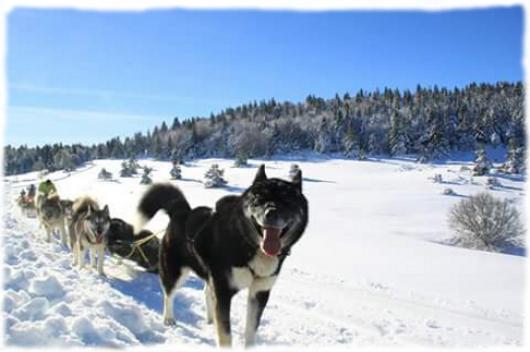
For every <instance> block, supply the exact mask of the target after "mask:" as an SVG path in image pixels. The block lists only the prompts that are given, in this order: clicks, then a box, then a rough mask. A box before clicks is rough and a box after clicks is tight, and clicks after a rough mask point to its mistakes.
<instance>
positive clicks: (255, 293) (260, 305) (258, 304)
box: [245, 276, 276, 347]
mask: <svg viewBox="0 0 530 352" xmlns="http://www.w3.org/2000/svg"><path fill="white" fill-rule="evenodd" d="M275 281H276V277H275V276H273V277H270V278H262V279H255V280H254V282H253V283H252V285H251V286H250V288H249V290H248V302H247V321H246V326H245V347H250V346H252V345H254V341H255V339H256V331H257V330H258V326H259V323H260V320H261V316H262V314H263V310H264V309H265V306H266V305H267V302H268V300H269V295H270V289H271V288H272V286H273V285H274V282H275Z"/></svg>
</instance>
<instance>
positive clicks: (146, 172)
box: [140, 166, 153, 185]
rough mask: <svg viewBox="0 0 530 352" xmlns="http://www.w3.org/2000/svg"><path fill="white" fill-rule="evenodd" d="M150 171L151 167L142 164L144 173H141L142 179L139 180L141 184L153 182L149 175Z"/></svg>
mask: <svg viewBox="0 0 530 352" xmlns="http://www.w3.org/2000/svg"><path fill="white" fill-rule="evenodd" d="M151 171H153V169H151V168H149V167H147V166H144V174H143V175H142V179H141V181H140V184H142V185H150V184H151V183H153V180H152V179H151V177H150V176H149V174H150V173H151Z"/></svg>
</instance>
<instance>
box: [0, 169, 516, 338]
mask: <svg viewBox="0 0 530 352" xmlns="http://www.w3.org/2000/svg"><path fill="white" fill-rule="evenodd" d="M93 167H94V165H92V166H90V167H88V168H86V169H84V170H81V171H77V172H76V173H79V172H84V171H87V170H90V169H92V168H93ZM72 175H74V173H72ZM66 177H68V176H66ZM35 181H36V180H35V179H22V180H20V181H18V180H17V181H14V182H12V183H11V182H7V183H6V182H5V183H4V197H5V198H4V213H3V222H4V249H5V257H4V261H5V266H4V278H5V279H4V311H3V315H4V321H5V329H6V334H5V336H4V338H5V342H6V343H7V344H8V345H17V346H26V345H36V344H38V345H52V346H107V347H124V346H129V345H138V344H157V343H183V344H186V345H194V346H196V345H201V346H204V345H206V346H215V339H214V328H213V325H207V324H206V323H205V320H204V315H205V314H204V309H205V308H204V304H203V294H202V288H203V283H202V282H201V281H200V280H199V279H198V278H196V277H194V276H192V277H190V278H189V279H188V280H187V282H186V283H185V285H184V287H182V288H181V289H180V290H179V291H178V293H177V295H176V298H175V316H176V318H177V326H176V327H166V326H164V325H163V324H162V317H161V311H162V294H161V289H160V285H159V281H158V276H156V275H153V274H149V273H145V272H143V271H141V270H140V269H138V268H136V267H134V266H133V265H132V264H131V263H130V262H127V261H125V263H123V264H120V263H118V260H116V259H114V258H110V257H108V256H107V259H106V262H105V265H106V274H107V275H108V276H107V277H99V276H98V275H97V274H96V273H95V271H94V270H93V269H91V268H90V266H89V265H87V267H86V268H85V269H83V270H79V269H78V268H73V267H72V264H71V263H72V257H71V254H70V252H69V250H68V249H67V248H64V247H62V246H61V245H60V244H59V242H58V239H57V238H55V239H54V240H52V242H51V243H46V242H45V241H44V231H43V230H42V229H40V228H39V226H38V224H37V220H36V219H29V218H25V217H23V216H22V215H21V213H20V210H19V209H18V207H17V206H16V204H15V202H14V201H13V200H14V199H15V198H16V195H17V191H18V189H19V187H22V186H23V185H25V184H26V183H27V182H35ZM245 306H246V291H243V292H240V293H239V294H237V295H236V297H235V300H234V302H233V305H232V307H233V308H232V324H233V325H232V331H233V335H234V344H235V345H236V346H241V345H242V343H243V331H244V317H245ZM257 343H258V345H267V346H286V345H307V346H309V345H310V346H330V345H343V346H348V345H354V346H371V345H380V346H390V345H422V346H451V347H456V346H458V347H466V346H491V345H520V344H521V343H522V317H521V316H517V315H514V314H512V313H507V312H504V311H501V312H494V311H491V310H487V309H483V308H481V307H478V306H476V305H474V304H473V303H472V302H450V301H448V300H446V299H443V298H437V297H431V296H424V295H421V294H418V293H415V292H401V291H399V290H398V289H396V288H391V287H387V286H385V285H383V284H380V283H373V282H368V281H362V280H359V281H348V282H346V283H345V282H344V280H341V279H338V278H336V277H333V276H331V275H327V276H322V275H318V274H313V273H308V272H304V271H301V270H299V269H297V268H291V267H289V264H288V261H287V264H286V267H285V269H284V270H283V272H282V275H281V276H280V278H279V280H278V283H277V285H276V286H275V288H274V289H273V291H272V295H271V298H270V300H269V304H268V306H267V308H266V310H265V313H264V316H263V319H262V324H261V326H260V329H259V331H258V336H257Z"/></svg>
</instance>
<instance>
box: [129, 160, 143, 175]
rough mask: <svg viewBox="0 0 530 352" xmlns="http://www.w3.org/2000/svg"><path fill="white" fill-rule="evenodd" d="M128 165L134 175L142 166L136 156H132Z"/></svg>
mask: <svg viewBox="0 0 530 352" xmlns="http://www.w3.org/2000/svg"><path fill="white" fill-rule="evenodd" d="M128 167H129V170H130V172H131V174H132V175H136V174H138V171H137V170H138V168H140V165H139V164H138V162H137V161H136V159H135V158H133V157H131V158H130V159H129V163H128Z"/></svg>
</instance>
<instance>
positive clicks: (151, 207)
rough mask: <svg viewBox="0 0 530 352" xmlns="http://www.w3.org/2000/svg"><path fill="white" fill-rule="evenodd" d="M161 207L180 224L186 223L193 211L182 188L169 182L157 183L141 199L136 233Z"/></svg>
mask: <svg viewBox="0 0 530 352" xmlns="http://www.w3.org/2000/svg"><path fill="white" fill-rule="evenodd" d="M160 209H163V210H164V211H165V212H166V213H167V214H168V215H169V217H170V218H171V219H172V220H174V221H176V222H177V224H179V225H184V222H185V221H186V218H187V217H188V214H189V213H190V211H191V207H190V204H189V203H188V201H187V200H186V197H184V194H183V193H182V191H181V190H180V189H178V188H177V187H176V186H173V185H171V184H168V183H165V184H164V183H158V184H155V185H153V186H151V187H150V188H149V189H148V190H147V192H145V194H144V195H143V196H142V198H141V199H140V203H139V204H138V218H137V221H136V223H135V233H136V232H139V231H140V229H141V228H142V227H143V226H144V225H145V224H146V223H147V222H148V221H149V220H150V219H152V218H153V216H155V214H156V213H157V212H158V211H159V210H160Z"/></svg>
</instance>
